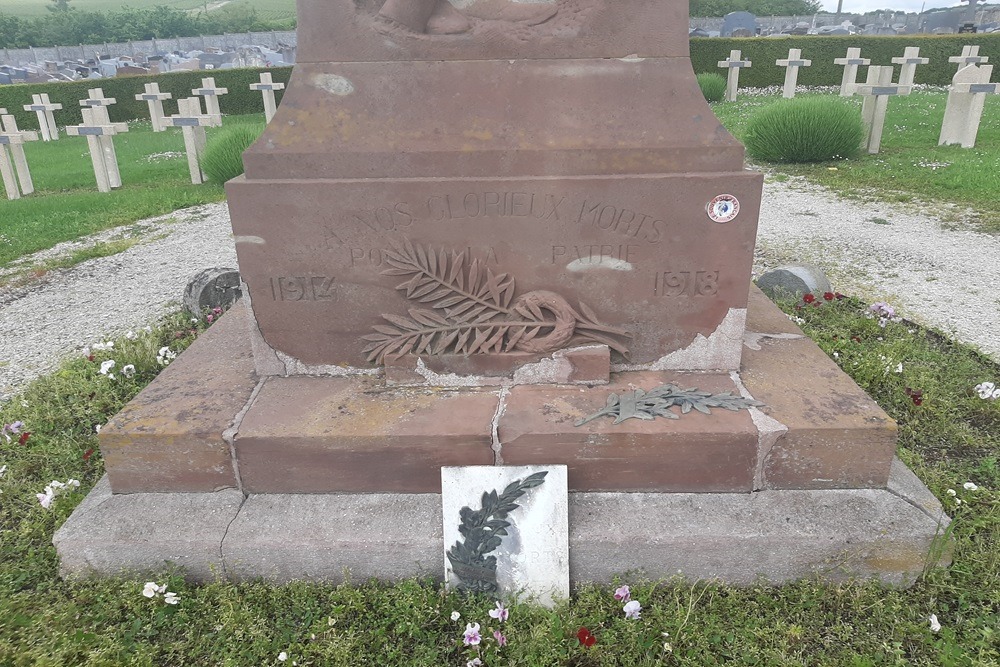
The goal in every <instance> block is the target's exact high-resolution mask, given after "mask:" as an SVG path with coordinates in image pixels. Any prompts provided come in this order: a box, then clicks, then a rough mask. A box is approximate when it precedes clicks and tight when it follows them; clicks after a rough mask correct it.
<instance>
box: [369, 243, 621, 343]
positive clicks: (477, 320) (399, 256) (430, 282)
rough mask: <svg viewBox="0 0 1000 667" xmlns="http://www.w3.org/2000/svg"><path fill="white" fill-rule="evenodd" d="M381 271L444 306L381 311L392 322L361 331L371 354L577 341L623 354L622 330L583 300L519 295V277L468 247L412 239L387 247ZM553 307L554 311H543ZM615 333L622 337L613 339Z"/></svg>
mask: <svg viewBox="0 0 1000 667" xmlns="http://www.w3.org/2000/svg"><path fill="white" fill-rule="evenodd" d="M385 258H386V262H387V263H388V264H389V266H390V268H389V269H386V270H385V271H383V272H382V273H383V275H389V276H405V277H406V278H407V279H406V280H405V281H404V282H402V283H400V284H399V285H397V286H396V289H398V290H400V291H402V292H405V293H406V298H408V299H410V300H412V301H416V302H418V303H423V304H427V305H428V306H430V308H433V309H436V310H437V311H443V315H442V314H441V313H440V312H436V311H435V310H430V309H428V308H411V309H409V311H408V315H409V317H404V316H400V315H393V314H383V315H382V318H383V319H384V320H385V321H386V322H387V324H376V325H375V326H374V327H373V328H374V329H375V333H373V334H369V335H367V336H363V337H362V339H363V340H365V341H367V342H368V343H369V344H368V346H367V347H365V349H364V352H366V353H367V354H368V359H369V361H372V362H375V363H383V362H384V361H385V360H386V359H395V358H399V357H401V356H403V355H406V354H427V355H439V354H446V353H455V354H487V353H493V354H496V353H502V352H511V351H513V350H515V349H516V350H523V351H529V352H547V351H554V350H557V349H560V348H562V347H566V346H567V345H569V344H572V343H577V344H580V343H587V342H593V343H600V344H605V345H608V346H609V347H610V348H611V349H613V350H615V351H617V352H619V353H620V354H622V355H623V356H627V355H628V348H627V347H626V346H625V345H624V344H622V342H621V341H620V340H618V338H627V337H628V334H627V332H625V331H624V330H622V329H618V328H615V327H609V326H607V325H604V324H601V323H600V321H599V320H598V318H597V315H596V314H595V313H594V311H593V310H591V309H590V308H589V307H588V306H587V305H586V304H583V303H581V304H580V310H581V311H582V314H581V313H580V312H577V311H576V310H575V309H573V308H572V307H571V306H570V305H569V303H567V302H566V300H565V299H563V298H562V297H561V296H559V295H558V294H555V293H553V292H545V291H535V292H529V293H527V294H524V295H522V296H521V297H519V298H517V299H516V300H515V299H514V295H515V282H514V278H513V277H511V276H509V275H508V274H506V273H500V274H496V273H494V272H493V271H492V270H491V269H490V268H489V267H484V266H481V265H480V263H479V261H478V260H476V259H472V261H471V262H469V264H468V266H466V262H467V260H468V257H467V255H466V252H465V251H462V252H455V251H447V250H444V249H441V250H435V249H434V248H424V247H423V246H420V245H414V244H413V243H411V242H410V241H409V240H408V239H407V240H406V241H404V242H403V244H402V245H398V244H396V245H394V246H393V248H392V250H390V251H387V252H386V254H385ZM546 312H548V313H549V314H550V315H551V317H547V316H546ZM616 337H617V338H616Z"/></svg>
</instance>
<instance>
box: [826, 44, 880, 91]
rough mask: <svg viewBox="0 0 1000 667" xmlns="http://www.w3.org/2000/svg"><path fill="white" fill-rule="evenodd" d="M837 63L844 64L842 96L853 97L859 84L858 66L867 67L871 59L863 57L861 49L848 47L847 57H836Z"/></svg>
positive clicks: (841, 83)
mask: <svg viewBox="0 0 1000 667" xmlns="http://www.w3.org/2000/svg"><path fill="white" fill-rule="evenodd" d="M833 62H834V64H835V65H843V66H844V77H843V79H842V80H841V82H840V96H841V97H851V96H852V95H854V91H855V89H856V88H857V85H858V67H867V66H868V65H870V64H871V60H869V59H868V58H862V57H861V49H858V48H850V49H847V57H846V58H834V60H833Z"/></svg>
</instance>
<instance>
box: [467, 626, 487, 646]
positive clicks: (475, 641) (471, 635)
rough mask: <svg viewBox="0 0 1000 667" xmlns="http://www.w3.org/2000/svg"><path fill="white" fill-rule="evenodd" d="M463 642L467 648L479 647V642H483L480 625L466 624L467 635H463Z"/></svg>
mask: <svg viewBox="0 0 1000 667" xmlns="http://www.w3.org/2000/svg"><path fill="white" fill-rule="evenodd" d="M462 641H463V642H464V643H465V645H466V646H479V642H481V641H483V638H482V636H481V635H480V634H479V624H478V623H466V624H465V633H464V634H463V635H462Z"/></svg>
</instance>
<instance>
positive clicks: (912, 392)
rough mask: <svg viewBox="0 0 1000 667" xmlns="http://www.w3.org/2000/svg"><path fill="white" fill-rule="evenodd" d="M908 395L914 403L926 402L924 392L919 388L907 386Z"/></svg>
mask: <svg viewBox="0 0 1000 667" xmlns="http://www.w3.org/2000/svg"><path fill="white" fill-rule="evenodd" d="M906 395H907V396H909V397H910V400H911V401H913V404H914V405H921V404H922V403H923V402H924V392H922V391H920V390H919V389H910V388H909V387H907V388H906Z"/></svg>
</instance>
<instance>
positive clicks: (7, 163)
mask: <svg viewBox="0 0 1000 667" xmlns="http://www.w3.org/2000/svg"><path fill="white" fill-rule="evenodd" d="M37 140H38V133H37V132H26V131H22V130H19V129H18V128H17V121H16V120H15V119H14V116H12V115H10V114H8V113H7V110H6V109H0V176H2V178H3V185H4V190H5V191H6V192H7V199H19V198H20V197H21V195H30V194H31V193H32V192H34V191H35V186H34V184H33V183H32V181H31V172H30V171H29V170H28V160H27V158H26V157H25V155H24V142H25V141H37Z"/></svg>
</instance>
